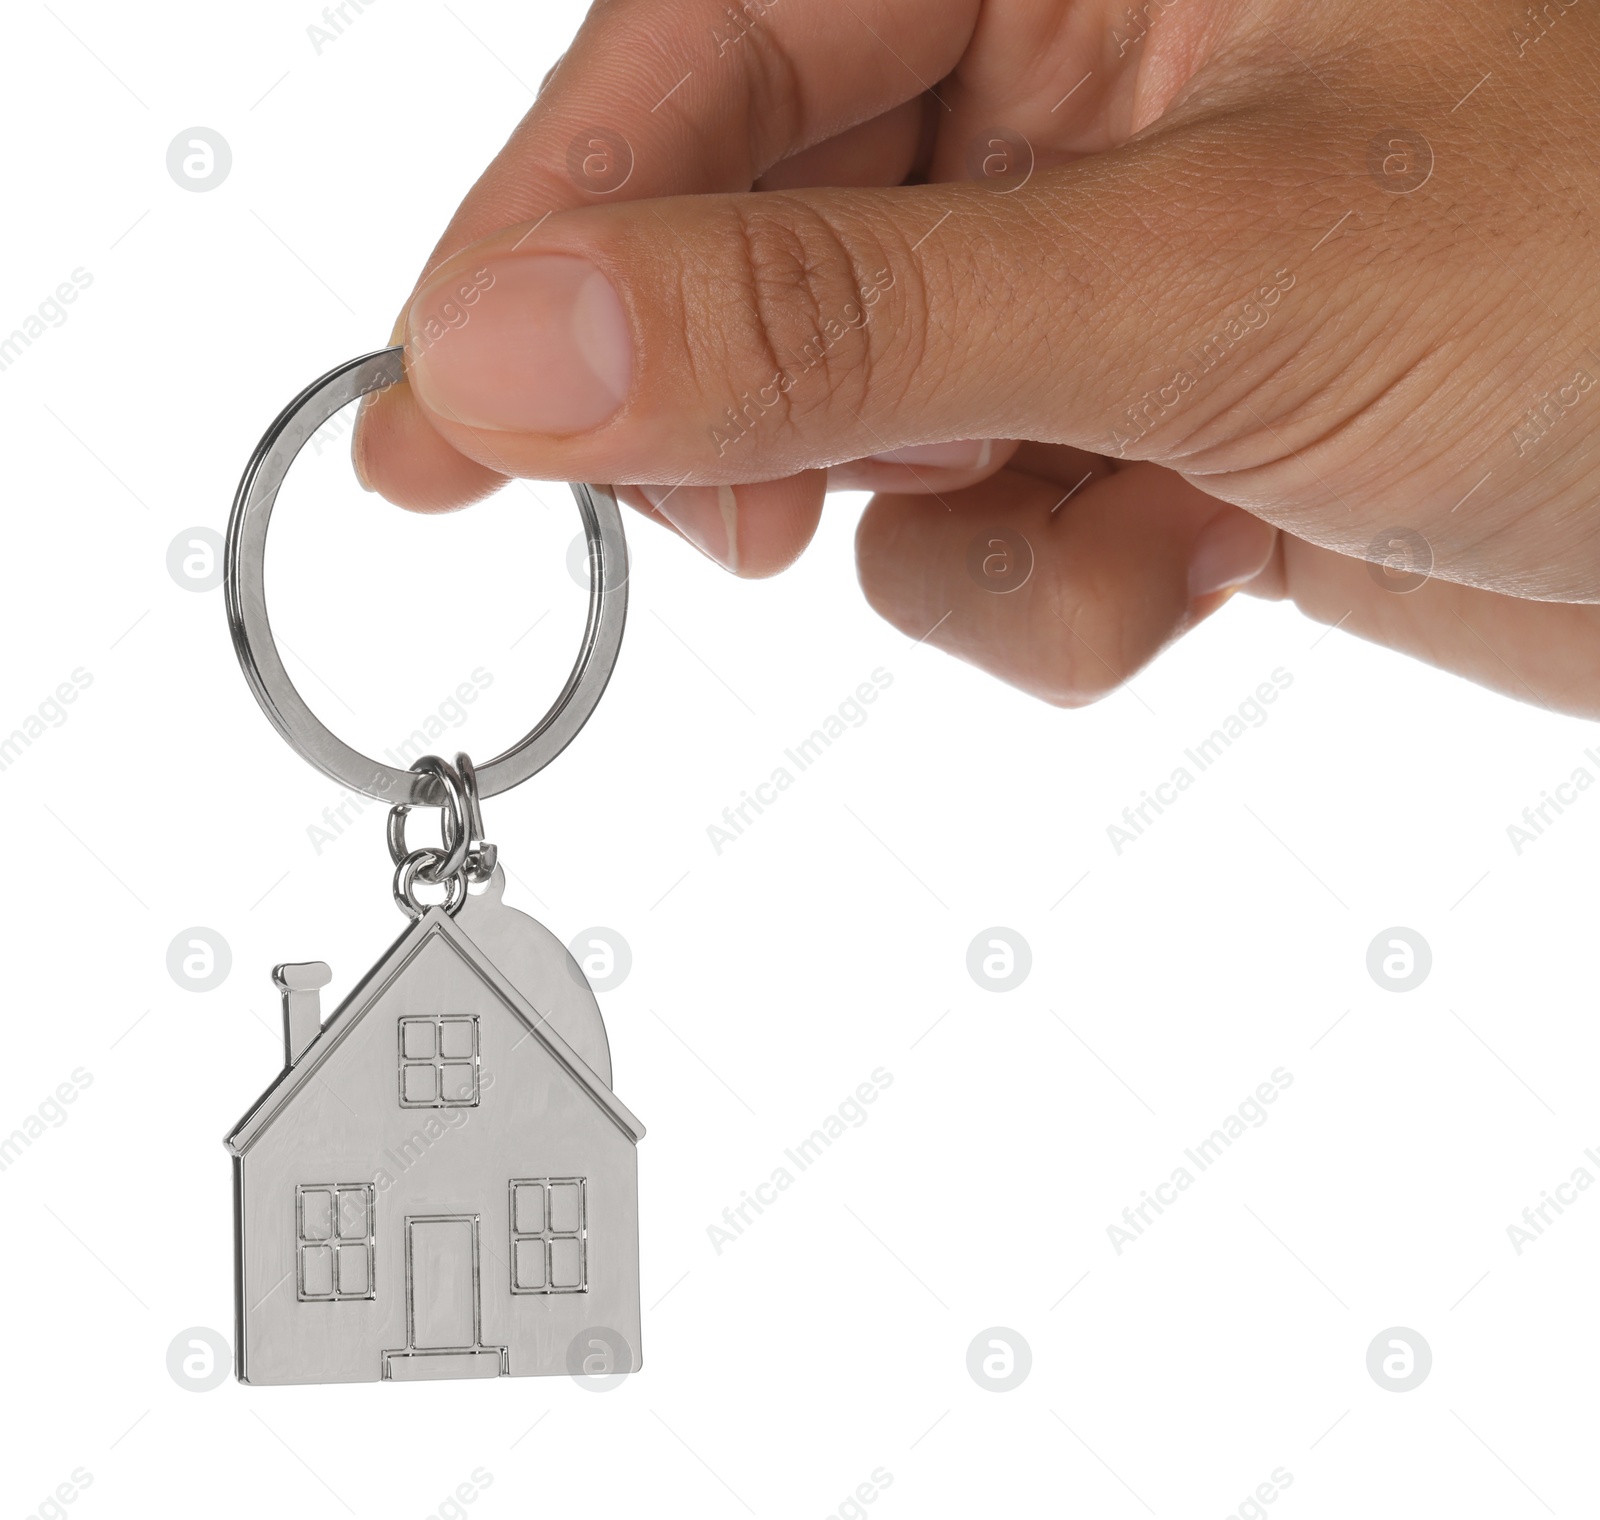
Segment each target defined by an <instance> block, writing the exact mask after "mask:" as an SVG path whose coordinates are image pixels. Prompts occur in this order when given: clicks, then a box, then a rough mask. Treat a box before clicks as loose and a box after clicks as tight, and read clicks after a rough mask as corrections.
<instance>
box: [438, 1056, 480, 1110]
mask: <svg viewBox="0 0 1600 1520" xmlns="http://www.w3.org/2000/svg"><path fill="white" fill-rule="evenodd" d="M439 1072H440V1079H439V1080H440V1086H439V1096H440V1097H441V1098H443V1099H444V1101H445V1102H446V1103H470V1102H472V1099H473V1097H474V1096H475V1094H474V1081H473V1078H474V1075H475V1074H474V1072H473V1069H472V1067H470V1066H466V1065H459V1064H458V1065H453V1066H441V1067H440V1068H439Z"/></svg>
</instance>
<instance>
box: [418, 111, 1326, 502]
mask: <svg viewBox="0 0 1600 1520" xmlns="http://www.w3.org/2000/svg"><path fill="white" fill-rule="evenodd" d="M1260 127H1261V124H1259V123H1258V124H1257V130H1260ZM1241 131H1242V129H1241V127H1240V126H1239V123H1238V121H1237V119H1236V120H1235V121H1233V122H1232V123H1231V124H1230V128H1229V139H1230V140H1229V143H1228V145H1227V146H1226V152H1227V153H1228V154H1229V155H1233V154H1235V153H1239V152H1241V151H1243V150H1240V149H1239V147H1238V145H1237V141H1236V139H1237V136H1238V135H1239V133H1240V132H1241ZM1268 135H1269V137H1270V138H1271V139H1272V146H1271V151H1273V152H1276V151H1278V144H1277V142H1276V136H1277V134H1276V131H1275V130H1274V131H1273V132H1272V133H1271V134H1268ZM1266 140H1267V139H1266V138H1264V139H1263V149H1262V150H1263V151H1266V147H1265V143H1266ZM1217 151H1222V150H1220V149H1218V146H1217V144H1216V143H1215V142H1214V141H1212V140H1211V139H1210V138H1208V137H1207V135H1206V132H1205V131H1204V130H1203V129H1199V128H1190V129H1186V130H1184V131H1181V132H1175V133H1174V134H1172V140H1170V141H1169V140H1168V139H1166V138H1161V139H1149V140H1146V141H1144V142H1142V143H1140V144H1138V145H1136V146H1131V147H1129V148H1127V149H1123V150H1121V151H1120V152H1118V153H1113V154H1106V155H1102V156H1101V157H1098V158H1093V159H1086V160H1084V161H1083V162H1082V163H1080V164H1077V165H1074V166H1071V167H1070V168H1067V169H1061V170H1056V171H1053V172H1052V173H1050V174H1048V175H1039V176H1035V178H1034V180H1033V181H1032V182H1031V183H1030V184H1029V185H1028V186H1026V187H1023V188H1022V189H1020V190H1018V191H1016V192H1015V193H1013V194H1006V195H996V194H994V193H992V192H990V191H989V190H987V189H985V188H984V187H981V186H976V185H929V186H921V187H912V188H906V189H892V190H859V189H858V190H811V191H798V192H784V193H781V194H770V195H761V196H754V197H749V196H746V197H724V196H711V197H695V198H691V199H680V200H671V201H660V202H651V203H647V204H643V205H624V206H610V207H604V208H596V209H592V210H589V211H586V212H583V213H574V214H566V215H559V216H553V217H551V218H549V219H548V220H547V221H545V222H544V223H542V224H541V225H539V226H538V227H536V228H528V229H520V230H519V229H511V230H508V231H506V232H503V233H500V234H497V235H496V236H495V237H493V238H490V239H488V240H487V241H486V242H484V243H482V244H479V245H476V246H475V247H474V248H472V249H470V250H468V251H467V252H466V253H465V254H463V255H461V256H459V257H458V258H457V259H453V260H451V261H449V262H448V263H447V264H446V265H445V266H444V267H443V268H442V269H441V270H439V271H438V272H437V273H436V275H435V277H434V279H433V280H432V281H430V282H429V283H428V284H427V285H425V286H424V288H423V290H422V291H421V292H420V293H419V295H418V297H417V300H416V301H415V303H414V304H413V306H412V309H411V313H410V316H409V321H408V339H407V347H408V357H409V361H410V373H411V380H412V385H413V387H414V388H415V389H416V391H417V394H418V396H419V399H420V400H421V402H422V405H423V407H424V409H425V411H426V412H427V414H428V417H429V420H430V421H431V422H432V423H433V425H434V426H435V428H437V429H438V431H439V432H440V433H441V434H442V435H443V436H444V437H445V438H446V439H448V440H449V442H451V443H452V444H453V445H454V446H455V447H456V448H458V449H460V450H462V452H464V453H466V454H468V455H469V456H471V457H473V458H477V459H479V460H480V462H482V463H485V464H489V465H491V466H492V467H499V466H500V464H502V463H508V464H509V466H510V468H511V469H513V470H514V471H515V472H516V473H519V474H530V475H542V476H545V477H547V478H568V479H577V478H599V477H600V476H602V475H604V474H605V473H607V472H609V473H610V474H611V475H612V476H613V478H622V479H630V478H632V479H635V480H646V481H657V482H661V483H671V482H674V481H676V480H679V479H682V478H684V477H685V476H686V475H687V476H688V477H689V478H690V479H691V480H692V481H693V482H694V483H697V484H733V483H736V482H738V481H740V480H763V479H775V478H777V477H779V476H782V475H786V474H793V473H797V472H798V471H800V470H804V469H808V468H816V467H826V466H829V465H834V464H838V463H842V462H844V461H847V460H850V459H857V458H862V457H865V456H868V455H873V454H881V453H884V452H887V451H891V450H894V449H900V448H905V447H908V446H912V445H917V444H926V443H942V442H946V441H950V440H955V439H962V438H974V437H976V438H985V437H989V438H1008V437H1011V438H1014V437H1019V436H1021V437H1030V438H1036V439H1041V440H1044V441H1049V442H1055V443H1067V444H1073V445H1076V446H1079V447H1093V446H1095V445H1099V446H1100V448H1101V449H1102V451H1103V450H1104V449H1105V446H1106V445H1105V440H1106V439H1107V437H1108V436H1109V435H1110V433H1111V430H1112V428H1113V426H1114V425H1115V424H1116V423H1117V422H1118V421H1119V420H1120V419H1121V418H1122V417H1123V415H1124V414H1125V413H1126V412H1127V410H1128V401H1127V398H1128V397H1129V396H1130V395H1135V396H1136V395H1137V393H1138V390H1139V389H1142V388H1147V387H1148V379H1149V377H1150V376H1151V375H1153V374H1157V373H1165V374H1169V375H1170V374H1171V373H1172V369H1171V366H1172V360H1173V354H1172V350H1173V346H1174V342H1175V339H1174V335H1173V324H1174V321H1175V320H1182V319H1183V318H1184V316H1185V313H1188V312H1190V311H1192V310H1193V309H1196V308H1198V309H1200V310H1202V311H1210V310H1220V309H1225V308H1226V307H1227V305H1228V304H1229V302H1230V300H1236V298H1237V292H1238V291H1239V289H1241V288H1244V289H1250V290H1253V289H1254V288H1255V286H1256V284H1257V283H1259V282H1260V281H1261V280H1263V279H1270V270H1269V271H1268V273H1266V274H1263V272H1262V271H1263V263H1262V261H1263V259H1266V260H1268V261H1269V262H1270V260H1271V258H1273V257H1275V255H1274V254H1272V253H1270V252H1269V253H1262V252H1258V251H1257V249H1256V244H1255V234H1254V233H1252V232H1250V231H1248V230H1244V231H1241V227H1243V228H1245V229H1248V227H1249V226H1250V225H1251V217H1250V213H1249V210H1248V204H1247V203H1248V201H1249V199H1250V193H1249V192H1247V191H1245V190H1243V189H1241V191H1240V193H1239V195H1237V196H1233V197H1222V196H1216V197H1206V198H1204V199H1201V200H1198V201H1197V200H1196V198H1195V197H1193V196H1192V195H1186V194H1185V193H1184V192H1183V189H1182V187H1183V185H1184V184H1185V183H1186V182H1190V181H1192V180H1193V179H1194V177H1195V176H1196V175H1197V174H1199V175H1202V176H1203V174H1204V172H1205V170H1204V166H1203V161H1204V159H1205V157H1206V156H1207V154H1208V153H1211V152H1217ZM1252 151H1253V150H1252ZM1244 156H1245V157H1246V158H1248V157H1250V156H1251V154H1250V152H1245V154H1244ZM1256 193H1259V192H1256ZM1150 206H1160V207H1163V208H1164V209H1163V213H1162V215H1163V219H1164V225H1165V231H1166V232H1167V234H1168V236H1166V237H1163V238H1162V239H1159V240H1158V239H1152V238H1151V237H1150V236H1149V233H1148V227H1147V208H1148V207H1150ZM1069 208H1070V211H1071V214H1070V216H1069V215H1068V211H1069ZM1166 208H1171V209H1170V211H1169V210H1167V209H1166ZM1275 214H1276V215H1278V216H1281V214H1282V213H1281V209H1280V210H1279V211H1278V212H1277V213H1275ZM1197 245H1201V246H1207V247H1208V248H1214V249H1215V250H1216V251H1215V252H1214V253H1208V257H1207V258H1206V259H1205V260H1203V261H1198V262H1197V261H1194V260H1192V259H1191V258H1189V256H1188V254H1187V252H1186V250H1187V249H1189V248H1191V247H1193V246H1197ZM1107 267H1111V268H1114V269H1115V270H1116V271H1117V280H1118V284H1119V286H1123V287H1127V290H1126V292H1125V293H1123V294H1122V295H1121V296H1120V298H1119V299H1117V300H1116V301H1114V302H1110V303H1108V302H1107V301H1106V299H1105V297H1106V294H1107V292H1106V286H1105V281H1106V279H1107V278H1108V277H1107V276H1106V275H1105V273H1104V271H1105V269H1106V268H1107ZM473 283H477V284H480V285H482V286H483V289H482V293H481V299H479V300H478V303H477V306H476V307H475V308H474V309H473V310H472V311H471V312H467V311H466V310H465V308H463V307H460V306H459V305H457V304H456V292H457V291H458V290H462V289H466V288H467V287H468V286H469V285H470V284H473ZM1158 309H1162V310H1165V311H1166V312H1167V313H1168V315H1167V317H1165V318H1163V319H1162V320H1160V321H1152V320H1149V319H1148V314H1149V313H1151V312H1154V311H1156V310H1158ZM1201 320H1204V319H1203V318H1198V319H1196V321H1197V322H1198V321H1201ZM1298 339H1299V334H1298V332H1297V331H1296V329H1295V326H1294V324H1293V323H1292V322H1291V319H1290V317H1289V316H1287V315H1285V316H1283V317H1280V319H1279V326H1278V330H1277V332H1276V334H1275V335H1274V338H1273V339H1263V340H1259V341H1260V348H1259V349H1258V350H1257V354H1256V360H1255V362H1256V363H1268V362H1276V361H1278V360H1279V359H1281V356H1282V355H1283V353H1284V352H1286V349H1287V346H1288V345H1290V344H1292V343H1294V342H1297V341H1298ZM1063 353H1065V354H1066V355H1067V356H1068V357H1067V359H1066V361H1065V362H1063ZM1239 383H1242V381H1241V382H1239ZM1154 404H1155V403H1152V405H1154Z"/></svg>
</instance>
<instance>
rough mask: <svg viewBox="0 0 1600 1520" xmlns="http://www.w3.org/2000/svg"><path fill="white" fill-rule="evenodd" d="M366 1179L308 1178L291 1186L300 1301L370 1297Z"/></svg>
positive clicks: (369, 1193) (369, 1213) (369, 1205)
mask: <svg viewBox="0 0 1600 1520" xmlns="http://www.w3.org/2000/svg"><path fill="white" fill-rule="evenodd" d="M372 1202H373V1200H372V1184H371V1183H370V1182H312V1183H307V1184H306V1185H305V1186H303V1187H297V1188H296V1189H295V1190H294V1228H295V1237H296V1251H295V1255H296V1257H297V1258H298V1261H297V1266H298V1269H299V1270H298V1276H299V1281H300V1301H301V1302H302V1303H331V1302H334V1301H337V1300H339V1299H347V1298H371V1297H372V1296H373V1292H372V1241H373V1235H372V1227H373V1217H372V1216H373V1208H372Z"/></svg>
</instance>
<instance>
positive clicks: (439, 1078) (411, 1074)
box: [400, 1014, 478, 1108]
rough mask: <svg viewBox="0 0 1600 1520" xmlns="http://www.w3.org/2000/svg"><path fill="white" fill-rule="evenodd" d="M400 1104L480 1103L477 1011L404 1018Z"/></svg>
mask: <svg viewBox="0 0 1600 1520" xmlns="http://www.w3.org/2000/svg"><path fill="white" fill-rule="evenodd" d="M400 1106H401V1108H476V1107H477V1106H478V1019H477V1015H476V1014H472V1015H454V1014H439V1015H437V1016H435V1017H430V1018H410V1019H401V1020H400Z"/></svg>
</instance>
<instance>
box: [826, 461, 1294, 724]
mask: <svg viewBox="0 0 1600 1520" xmlns="http://www.w3.org/2000/svg"><path fill="white" fill-rule="evenodd" d="M1061 462H1062V464H1063V465H1064V466H1065V469H1062V470H1057V471H1054V472H1052V473H1054V474H1055V475H1056V476H1057V477H1058V478H1054V479H1051V478H1045V477H1043V476H1041V475H1035V474H1024V473H1022V472H1021V471H1018V470H1006V471H1003V472H1002V473H1001V474H999V475H996V476H995V477H993V479H991V480H988V481H985V482H984V483H983V484H981V485H977V486H973V487H972V488H970V489H969V490H966V491H963V492H961V493H959V494H958V495H956V496H953V497H950V498H948V507H949V510H943V511H942V510H940V509H939V508H938V507H937V506H936V505H933V504H931V503H929V502H928V501H927V500H925V499H918V498H914V497H906V496H880V497H877V498H875V499H874V501H873V502H872V503H871V505H870V506H869V507H868V509H867V511H866V513H865V514H864V515H863V517H862V519H861V525H860V528H859V529H858V531H857V534H856V560H857V566H858V569H859V573H860V577H861V585H862V589H863V590H864V591H865V593H866V596H867V600H868V601H869V602H870V603H871V604H872V606H873V607H874V608H875V609H876V610H877V611H878V612H879V613H880V614H881V615H882V616H883V617H885V618H886V619H888V621H889V622H891V623H893V624H894V625H895V627H897V628H899V629H900V630H901V632H903V633H905V634H907V635H909V636H910V637H912V638H914V639H925V640H926V641H927V642H928V643H930V644H935V645H937V646H938V647H940V648H942V649H945V650H947V651H948V652H949V653H951V654H954V655H956V656H957V657H958V658H960V659H963V660H966V661H968V662H969V663H971V664H973V665H977V666H979V667H980V668H982V669H983V670H986V671H988V672H990V673H991V674H993V675H996V676H998V677H1000V678H1001V679H1002V680H1005V681H1008V682H1010V683H1011V684H1012V685H1014V686H1018V687H1021V688H1022V689H1023V690H1024V691H1027V692H1030V693H1031V694H1033V695H1034V696H1037V697H1041V698H1043V699H1044V700H1045V701H1047V702H1051V703H1053V704H1055V705H1057V706H1061V707H1077V706H1081V705H1083V704H1085V703H1087V702H1092V701H1094V700H1095V699H1096V698H1098V697H1101V696H1103V695H1105V694H1106V693H1107V692H1109V691H1112V690H1114V689H1115V688H1116V687H1118V686H1120V685H1121V684H1122V683H1123V682H1125V681H1127V680H1128V679H1129V677H1130V676H1132V675H1134V674H1135V673H1136V672H1137V671H1138V670H1139V669H1140V668H1141V667H1142V666H1143V665H1144V664H1145V663H1146V662H1147V661H1148V660H1150V659H1151V658H1152V657H1153V656H1154V655H1155V654H1156V653H1157V652H1158V651H1159V650H1160V649H1161V648H1162V647H1163V646H1164V645H1165V644H1167V643H1168V642H1169V641H1170V640H1172V639H1173V638H1175V637H1177V636H1178V635H1179V634H1181V633H1183V632H1184V631H1186V630H1187V629H1188V628H1191V627H1193V626H1194V625H1195V624H1196V623H1198V622H1199V621H1200V620H1201V619H1203V618H1204V617H1206V616H1208V615H1209V614H1210V613H1211V612H1213V611H1215V610H1216V608H1217V607H1218V606H1220V605H1221V604H1222V602H1223V601H1224V600H1226V596H1227V592H1226V590H1225V589H1200V588H1204V587H1209V586H1211V584H1212V582H1213V581H1215V580H1216V579H1218V577H1219V569H1218V565H1217V564H1216V563H1215V562H1213V563H1212V564H1211V565H1210V566H1209V567H1208V568H1207V570H1206V573H1205V576H1204V577H1203V578H1202V580H1201V581H1200V583H1199V587H1197V586H1196V584H1195V583H1194V581H1193V579H1192V566H1193V565H1194V564H1195V563H1196V561H1197V558H1200V557H1203V553H1204V550H1205V545H1206V543H1207V542H1208V535H1210V536H1211V541H1214V540H1215V536H1216V535H1218V534H1220V535H1222V536H1223V537H1225V538H1227V539H1229V541H1230V542H1231V545H1232V548H1231V553H1232V557H1233V563H1232V566H1231V568H1230V570H1229V571H1228V573H1227V574H1226V575H1222V576H1221V577H1220V578H1221V579H1223V580H1224V581H1227V582H1229V583H1230V584H1236V583H1237V582H1238V581H1241V580H1247V579H1249V578H1250V577H1251V576H1253V575H1254V574H1255V573H1257V572H1258V571H1259V570H1260V569H1261V567H1262V566H1263V565H1264V564H1265V563H1266V562H1267V560H1268V559H1269V558H1270V556H1271V554H1272V552H1273V540H1274V538H1275V537H1276V530H1274V529H1272V528H1270V527H1268V526H1267V525H1266V524H1264V523H1262V522H1260V521H1258V520H1257V519H1255V518H1252V517H1250V516H1249V515H1248V514H1247V513H1244V512H1240V511H1239V510H1238V509H1237V508H1234V507H1227V506H1223V505H1222V504H1220V503H1218V502H1217V501H1215V500H1214V499H1212V498H1211V497H1208V496H1206V495H1205V494H1204V493H1203V492H1201V491H1199V490H1197V489H1196V488H1195V487H1194V486H1191V485H1189V484H1188V483H1187V482H1186V481H1184V480H1183V479H1182V478H1181V477H1179V476H1176V475H1174V474H1172V473H1171V472H1170V471H1166V470H1161V469H1158V468H1156V467H1155V466H1152V465H1145V464H1138V465H1133V466H1131V467H1129V468H1127V469H1123V470H1120V471H1118V472H1116V473H1114V474H1109V473H1101V474H1096V475H1093V477H1092V478H1091V479H1090V480H1089V482H1088V483H1087V484H1086V485H1083V486H1082V488H1081V489H1079V490H1078V491H1077V492H1075V493H1074V494H1072V495H1071V496H1070V497H1069V498H1068V499H1067V500H1066V501H1064V502H1063V501H1062V499H1061V497H1062V489H1063V480H1064V479H1065V478H1066V472H1067V470H1071V471H1073V472H1076V471H1077V470H1078V469H1079V468H1080V466H1081V465H1083V464H1085V463H1087V456H1082V455H1077V456H1074V455H1071V454H1068V453H1065V452H1064V453H1063V456H1062V461H1061ZM1089 467H1090V468H1091V470H1092V469H1093V466H1092V464H1091V465H1090V466H1089ZM1102 469H1103V466H1102Z"/></svg>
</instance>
